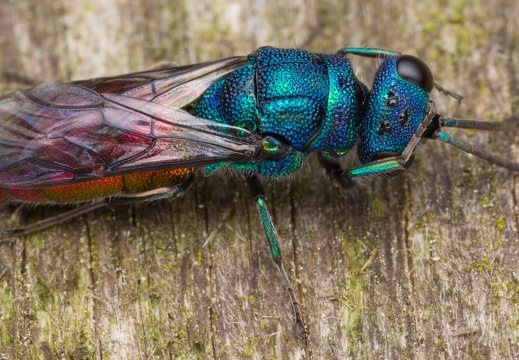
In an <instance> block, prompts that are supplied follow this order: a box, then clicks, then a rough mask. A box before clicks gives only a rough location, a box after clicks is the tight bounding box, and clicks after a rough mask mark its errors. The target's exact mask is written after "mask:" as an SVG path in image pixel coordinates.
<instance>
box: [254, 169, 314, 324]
mask: <svg viewBox="0 0 519 360" xmlns="http://www.w3.org/2000/svg"><path fill="white" fill-rule="evenodd" d="M247 182H248V184H249V186H250V189H251V191H252V195H253V196H254V199H255V200H256V206H257V207H258V211H259V214H260V218H261V223H262V225H263V229H264V230H265V235H266V236H267V240H268V242H269V247H270V253H271V254H272V259H273V260H274V263H275V264H276V266H277V268H278V270H279V272H280V273H281V276H282V278H283V283H284V286H285V288H286V290H287V292H288V295H289V297H290V302H291V303H292V308H293V310H294V316H295V320H296V324H297V325H298V327H299V331H300V333H301V334H305V333H306V331H305V325H304V323H303V319H302V316H301V311H300V309H299V303H298V302H297V298H296V296H295V294H294V290H293V287H292V284H291V283H290V279H289V278H288V275H287V273H286V271H285V268H284V267H283V262H282V255H281V247H280V246H279V236H278V234H277V231H276V228H275V227H274V224H273V222H272V217H271V216H270V213H269V211H268V209H267V204H266V203H265V190H264V189H263V186H262V184H261V182H260V181H259V179H258V178H257V176H254V175H253V176H251V177H249V178H248V179H247Z"/></svg>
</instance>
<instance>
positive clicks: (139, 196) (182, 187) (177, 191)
mask: <svg viewBox="0 0 519 360" xmlns="http://www.w3.org/2000/svg"><path fill="white" fill-rule="evenodd" d="M193 179H194V175H191V176H189V177H188V178H187V179H186V180H185V181H184V182H182V183H180V184H176V185H173V186H172V187H169V188H159V189H154V190H150V191H145V192H141V193H136V194H122V195H118V196H117V197H115V198H113V199H110V201H109V204H110V205H131V204H135V203H143V202H150V201H155V200H160V199H176V198H178V197H180V196H182V195H184V193H185V192H186V191H187V190H188V189H189V187H190V186H191V184H192V183H193Z"/></svg>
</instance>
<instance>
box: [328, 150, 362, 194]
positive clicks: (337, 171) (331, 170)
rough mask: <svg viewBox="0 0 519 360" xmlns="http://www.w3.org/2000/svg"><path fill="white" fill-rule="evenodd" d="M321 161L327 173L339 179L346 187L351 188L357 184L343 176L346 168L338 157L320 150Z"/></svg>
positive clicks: (340, 183) (336, 179)
mask: <svg viewBox="0 0 519 360" xmlns="http://www.w3.org/2000/svg"><path fill="white" fill-rule="evenodd" d="M319 161H320V163H321V165H322V167H323V168H324V170H325V171H326V175H328V176H329V177H330V178H332V179H333V180H335V181H337V183H338V184H339V185H341V186H342V187H343V188H344V189H350V188H352V187H354V186H355V185H356V183H355V182H354V181H352V180H350V179H348V178H345V177H344V176H343V173H344V169H343V168H342V167H341V164H340V161H339V158H338V157H335V156H333V155H331V154H329V153H327V152H320V153H319Z"/></svg>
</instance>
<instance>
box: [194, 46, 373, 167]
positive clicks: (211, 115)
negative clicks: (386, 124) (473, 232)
mask: <svg viewBox="0 0 519 360" xmlns="http://www.w3.org/2000/svg"><path fill="white" fill-rule="evenodd" d="M367 95H368V90H367V88H366V86H365V85H364V84H362V83H361V82H360V81H359V80H358V79H357V78H356V77H355V74H354V72H353V69H352V67H351V63H350V61H349V59H348V58H347V57H346V56H345V55H344V54H342V53H339V54H337V55H323V54H314V53H310V52H307V51H304V50H299V49H279V48H270V47H265V48H260V49H258V50H257V51H256V52H255V53H253V54H251V55H250V56H249V64H248V65H245V66H243V67H241V68H239V69H237V70H236V71H234V72H232V73H231V74H229V75H228V76H226V77H224V78H222V79H221V80H219V81H218V82H217V83H216V84H214V85H213V86H212V87H210V88H209V89H208V90H207V91H206V92H205V93H204V94H202V96H201V97H200V98H199V99H198V101H197V103H196V104H194V113H195V114H196V115H197V116H200V117H204V118H207V119H211V120H214V121H217V122H220V123H226V124H231V125H235V126H239V127H243V128H246V129H249V130H252V131H257V132H259V133H261V134H268V135H274V136H276V137H278V138H280V139H284V140H285V141H287V142H288V143H290V145H291V146H292V148H293V149H294V150H293V151H292V152H291V153H290V154H289V155H288V156H287V157H286V158H285V159H283V160H279V161H277V160H263V161H259V162H251V163H242V164H231V165H230V166H231V167H233V168H237V169H241V170H247V171H252V172H257V173H260V174H262V175H264V176H269V177H279V176H285V175H288V174H290V173H292V172H294V171H297V170H298V169H299V168H300V167H301V165H302V163H303V162H304V159H305V158H306V157H307V155H308V153H309V152H310V151H314V150H323V151H335V152H344V151H346V150H349V149H350V148H351V147H352V146H353V145H354V144H355V141H356V138H357V128H358V124H359V121H360V120H361V119H362V114H363V110H364V107H365V103H366V99H367Z"/></svg>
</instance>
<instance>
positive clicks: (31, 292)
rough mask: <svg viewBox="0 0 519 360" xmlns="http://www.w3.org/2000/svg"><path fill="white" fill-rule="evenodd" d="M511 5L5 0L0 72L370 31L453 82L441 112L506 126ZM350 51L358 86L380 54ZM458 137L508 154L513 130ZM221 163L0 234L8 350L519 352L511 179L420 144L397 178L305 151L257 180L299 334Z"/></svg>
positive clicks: (332, 43)
mask: <svg viewBox="0 0 519 360" xmlns="http://www.w3.org/2000/svg"><path fill="white" fill-rule="evenodd" d="M518 17H519V4H518V3H517V1H512V0H499V1H494V2H478V1H468V0H467V1H454V2H451V3H444V2H435V1H432V0H425V1H421V2H416V3H415V2H414V1H411V0H403V1H399V2H393V1H389V0H375V1H369V2H367V1H364V2H357V1H353V2H343V1H340V0H322V1H312V0H307V1H304V0H286V1H273V0H264V1H258V2H255V4H254V5H249V4H248V2H245V1H243V2H242V1H232V2H224V1H221V0H214V1H207V0H204V1H196V2H189V1H179V0H174V1H165V0H153V1H144V0H142V1H138V0H136V1H129V0H128V1H122V0H116V1H110V2H107V1H102V0H77V1H65V0H59V1H52V2H51V1H35V0H34V1H33V0H24V1H4V2H2V3H1V4H0V69H1V71H2V74H3V77H4V79H3V81H2V84H1V88H2V92H8V91H11V90H14V89H16V88H20V87H26V86H27V84H28V83H30V82H31V81H35V82H37V81H51V80H54V81H55V80H58V81H66V80H73V79H80V78H89V77H95V76H102V75H109V74H118V73H124V72H128V71H136V70H140V69H145V68H147V67H150V66H151V65H153V64H154V63H156V62H158V61H163V60H170V61H173V62H175V63H178V64H187V63H192V62H198V61H204V60H208V59H215V58H220V57H225V56H231V55H236V54H246V53H248V52H250V51H252V50H254V48H256V47H258V46H261V45H274V46H280V47H297V46H304V47H305V48H307V49H309V50H312V51H322V52H335V51H336V49H338V48H340V47H344V46H376V47H387V48H393V49H399V50H401V51H404V52H406V53H411V54H415V55H418V56H420V57H421V58H423V59H424V60H425V61H426V62H428V63H429V64H430V66H431V69H432V70H433V73H434V74H435V76H436V79H437V80H438V81H439V82H440V83H441V84H442V85H443V86H444V87H447V88H449V89H453V90H455V91H457V92H460V93H463V94H464V95H465V96H466V99H465V100H464V101H463V103H462V104H461V106H459V108H458V105H457V104H456V103H455V101H452V100H449V99H446V98H444V97H443V96H441V95H438V94H436V95H435V96H436V98H437V100H438V103H439V107H440V109H441V110H442V111H443V112H444V113H446V114H455V115H458V116H466V117H468V118H471V117H473V118H484V119H489V120H496V121H497V120H500V119H503V118H505V117H507V116H509V115H511V114H514V113H515V114H518V113H519V45H518V44H519V23H518V22H517V18H518ZM355 66H356V67H358V68H359V76H361V77H362V78H363V79H365V80H366V82H367V83H368V84H369V82H370V78H371V76H372V75H373V71H374V69H375V68H376V64H374V63H373V62H371V61H369V60H367V61H366V60H362V61H357V60H355ZM453 133H454V134H455V135H457V136H459V137H460V138H464V139H467V140H469V141H470V142H472V143H475V144H478V145H481V146H482V147H485V148H487V149H491V150H494V151H501V152H503V153H504V154H505V155H506V156H509V157H512V158H514V159H519V137H518V136H516V135H515V134H514V133H507V134H485V133H476V132H472V131H460V130H458V131H454V132H453ZM226 175H229V174H226V173H225V172H223V173H222V174H215V175H213V176H210V177H207V178H204V177H202V176H199V177H198V179H197V181H196V183H195V185H194V187H193V188H192V189H191V190H190V191H189V192H188V193H187V194H186V196H185V197H184V198H182V199H179V200H178V201H175V202H174V203H170V202H166V201H161V202H157V203H151V204H144V205H140V206H133V207H122V208H115V209H113V210H100V211H96V212H94V213H91V214H88V216H84V217H82V218H78V219H76V220H74V221H71V222H69V223H67V224H64V225H63V226H60V227H56V228H53V229H49V230H46V231H43V232H41V233H38V234H35V235H31V236H26V237H23V238H21V239H20V240H19V241H18V242H17V243H16V244H13V245H0V320H1V321H0V358H1V359H4V358H5V359H27V358H45V359H58V358H71V359H79V358H84V359H90V358H96V359H112V358H113V359H121V358H128V359H136V358H139V359H153V358H189V359H191V358H215V359H216V358H255V359H263V358H282V359H286V358H291V359H298V358H327V359H344V358H352V359H358V358H365V359H377V358H378V359H384V358H390V359H399V358H417V359H438V358H440V359H441V358H456V359H460V358H466V359H516V358H519V272H518V266H517V264H518V262H519V205H518V201H519V184H518V181H519V178H518V177H517V175H515V174H512V173H510V172H508V171H506V170H503V169H498V168H496V167H493V166H491V165H489V164H487V163H484V162H482V161H479V160H477V159H474V158H472V157H470V156H468V155H466V154H462V153H459V152H457V151H455V150H454V149H450V148H447V147H446V146H445V145H442V144H436V143H430V144H426V145H425V146H424V147H423V148H422V149H421V151H420V153H419V154H418V155H417V159H416V161H415V164H414V165H413V167H412V168H411V169H410V170H409V171H408V173H407V174H405V175H404V176H401V177H398V178H391V179H381V180H380V181H377V182H375V183H373V184H371V185H369V186H367V187H366V188H363V189H360V190H357V191H354V192H350V193H343V192H341V191H340V189H338V188H337V187H336V186H334V185H333V184H332V182H331V181H330V180H329V179H327V178H326V176H325V175H324V174H323V173H322V170H321V169H320V168H319V166H318V164H317V162H316V161H315V159H311V160H310V162H309V165H308V166H306V167H305V169H304V170H303V171H301V173H299V174H297V175H296V176H294V177H292V178H290V179H287V181H280V182H272V183H269V184H268V188H269V191H268V197H269V198H268V200H269V202H270V206H271V208H272V210H273V212H274V220H275V223H276V225H277V227H278V230H279V232H280V235H281V237H282V239H283V244H282V248H283V251H284V254H285V262H286V263H285V265H286V267H287V270H288V271H289V276H290V277H291V278H292V280H293V281H294V282H295V283H296V284H297V285H296V291H297V294H298V296H299V298H300V300H301V302H302V307H303V311H304V317H305V321H306V323H307V326H308V329H309V332H310V333H309V337H308V339H307V341H304V340H302V339H300V338H298V337H297V336H296V329H295V327H294V324H293V319H292V314H291V309H290V306H289V304H288V302H287V298H286V294H285V293H284V291H283V289H282V288H281V287H280V284H281V283H280V279H279V276H278V274H277V270H276V268H275V266H274V265H273V263H272V262H271V260H270V256H269V253H268V249H267V246H266V243H265V239H264V237H263V234H262V229H261V227H260V223H259V219H258V215H257V214H256V209H255V207H254V204H253V202H252V201H251V199H250V198H249V196H248V191H247V188H246V186H245V185H244V183H243V181H242V179H241V178H240V177H239V176H236V175H232V174H230V175H231V176H226ZM13 211H14V208H11V207H5V208H4V210H2V211H1V212H0V219H1V221H2V222H1V223H2V226H3V227H4V228H8V227H11V226H14V223H13V221H12V219H11V215H12V213H13ZM60 211H62V209H59V208H58V209H55V208H35V209H30V210H29V211H26V212H25V217H24V219H23V221H24V222H32V221H36V220H38V219H42V218H44V217H47V216H50V215H52V214H56V213H59V212H60Z"/></svg>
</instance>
